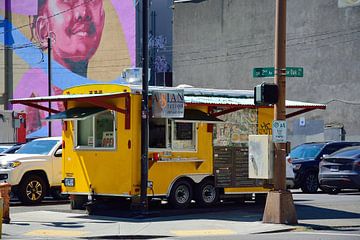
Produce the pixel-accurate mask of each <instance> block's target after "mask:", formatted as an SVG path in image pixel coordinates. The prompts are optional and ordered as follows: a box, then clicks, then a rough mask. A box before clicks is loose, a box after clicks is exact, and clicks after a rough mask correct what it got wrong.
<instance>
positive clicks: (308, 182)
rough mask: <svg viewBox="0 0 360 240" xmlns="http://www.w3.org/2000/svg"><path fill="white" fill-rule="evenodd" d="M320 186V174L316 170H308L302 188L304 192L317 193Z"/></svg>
mask: <svg viewBox="0 0 360 240" xmlns="http://www.w3.org/2000/svg"><path fill="white" fill-rule="evenodd" d="M318 188H319V180H318V174H317V173H315V172H306V173H305V175H304V178H303V181H302V183H301V190H302V191H303V192H304V193H316V192H317V190H318Z"/></svg>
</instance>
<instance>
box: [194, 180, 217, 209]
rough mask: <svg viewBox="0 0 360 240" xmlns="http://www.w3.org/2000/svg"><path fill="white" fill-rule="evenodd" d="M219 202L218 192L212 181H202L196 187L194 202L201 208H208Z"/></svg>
mask: <svg viewBox="0 0 360 240" xmlns="http://www.w3.org/2000/svg"><path fill="white" fill-rule="evenodd" d="M218 200H219V190H218V189H217V188H215V184H214V181H213V180H211V179H204V180H203V181H201V182H200V183H199V184H198V185H197V186H196V194H195V201H196V204H198V205H199V206H201V207H209V206H212V205H214V204H216V203H217V202H218Z"/></svg>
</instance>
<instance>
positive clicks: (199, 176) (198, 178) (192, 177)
mask: <svg viewBox="0 0 360 240" xmlns="http://www.w3.org/2000/svg"><path fill="white" fill-rule="evenodd" d="M209 176H212V175H210V174H187V175H180V176H177V177H176V178H174V180H173V181H172V182H171V184H170V185H169V188H168V190H167V193H166V197H169V196H170V192H171V189H172V187H173V186H174V184H175V183H176V181H178V180H179V179H189V180H192V182H194V183H199V182H201V181H202V180H203V179H204V178H206V177H209Z"/></svg>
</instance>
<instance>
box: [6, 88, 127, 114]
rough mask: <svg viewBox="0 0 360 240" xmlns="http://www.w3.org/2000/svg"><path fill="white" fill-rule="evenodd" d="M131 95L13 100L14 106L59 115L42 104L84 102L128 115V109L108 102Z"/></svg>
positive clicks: (58, 96) (122, 93)
mask: <svg viewBox="0 0 360 240" xmlns="http://www.w3.org/2000/svg"><path fill="white" fill-rule="evenodd" d="M129 95H130V94H129V93H127V92H121V93H119V92H117V93H102V94H64V95H55V96H44V97H32V98H18V99H11V100H10V101H11V103H12V104H16V103H20V104H24V105H27V106H29V107H34V108H38V109H40V110H44V111H47V112H51V113H59V112H60V111H59V110H57V109H54V108H51V107H50V108H49V107H48V106H43V105H40V103H48V102H63V103H64V104H65V105H66V104H67V102H69V101H74V102H83V103H89V104H91V105H95V106H97V107H102V108H106V109H110V110H114V111H117V112H121V113H126V112H127V109H121V108H118V107H116V106H114V105H112V104H109V103H108V102H107V100H109V99H114V98H119V97H127V96H129Z"/></svg>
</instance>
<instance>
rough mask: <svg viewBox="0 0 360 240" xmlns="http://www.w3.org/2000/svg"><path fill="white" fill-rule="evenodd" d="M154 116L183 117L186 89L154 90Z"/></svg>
mask: <svg viewBox="0 0 360 240" xmlns="http://www.w3.org/2000/svg"><path fill="white" fill-rule="evenodd" d="M152 114H153V117H154V118H183V117H184V90H183V89H178V90H157V91H153V92H152Z"/></svg>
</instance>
